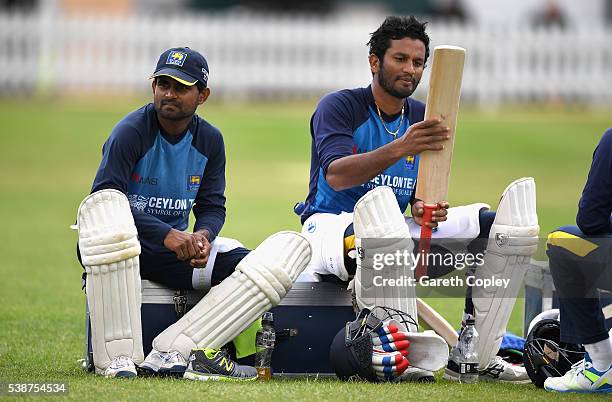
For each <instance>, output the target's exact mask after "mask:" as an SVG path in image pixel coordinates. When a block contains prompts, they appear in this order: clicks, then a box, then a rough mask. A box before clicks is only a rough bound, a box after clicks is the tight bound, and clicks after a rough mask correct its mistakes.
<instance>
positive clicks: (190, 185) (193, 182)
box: [187, 175, 200, 191]
mask: <svg viewBox="0 0 612 402" xmlns="http://www.w3.org/2000/svg"><path fill="white" fill-rule="evenodd" d="M199 188H200V176H198V175H189V176H187V191H194V190H197V189H199Z"/></svg>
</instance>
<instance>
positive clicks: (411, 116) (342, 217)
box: [296, 17, 539, 383]
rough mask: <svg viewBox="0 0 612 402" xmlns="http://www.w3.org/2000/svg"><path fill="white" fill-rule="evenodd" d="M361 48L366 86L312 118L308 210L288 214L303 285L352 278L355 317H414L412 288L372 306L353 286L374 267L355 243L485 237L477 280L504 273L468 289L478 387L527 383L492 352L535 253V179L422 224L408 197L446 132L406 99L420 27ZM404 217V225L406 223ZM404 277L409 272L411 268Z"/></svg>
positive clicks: (383, 35) (327, 103)
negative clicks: (298, 235)
mask: <svg viewBox="0 0 612 402" xmlns="http://www.w3.org/2000/svg"><path fill="white" fill-rule="evenodd" d="M368 44H369V47H370V54H369V58H368V60H369V65H370V70H371V72H372V82H371V85H369V86H368V87H366V88H357V89H345V90H340V91H337V92H333V93H330V94H328V95H326V96H325V97H323V98H322V99H321V101H320V102H319V104H318V106H317V108H316V110H315V112H314V114H313V115H312V119H311V121H310V130H311V136H312V150H311V166H310V185H309V192H308V196H307V198H306V200H305V202H304V203H300V204H298V205H297V206H296V213H298V214H299V215H300V217H301V221H302V224H303V228H302V233H303V234H304V235H305V236H306V237H308V238H309V240H310V242H311V245H312V247H313V256H312V259H311V262H310V264H309V266H308V267H307V268H306V270H305V272H304V273H303V274H302V278H303V279H304V280H332V279H334V278H338V279H339V280H341V281H349V280H350V279H351V278H353V277H354V278H355V279H354V280H353V281H352V282H351V286H352V287H353V289H354V294H355V298H356V303H357V305H358V307H359V308H363V307H368V308H372V307H373V306H375V305H379V306H385V307H391V308H395V309H398V310H400V311H403V312H405V313H407V314H409V315H410V316H411V317H413V318H415V317H416V316H417V310H416V300H415V290H414V287H410V286H404V287H396V288H393V289H390V287H383V288H382V290H380V291H377V292H376V297H372V293H370V294H367V293H368V292H367V291H368V290H369V289H370V288H371V287H372V284H367V283H360V282H359V278H360V277H361V275H360V274H361V273H362V272H363V271H364V270H366V269H372V267H371V266H368V264H370V265H371V262H372V261H371V260H367V259H363V261H362V258H356V259H355V252H354V250H355V245H357V250H359V249H360V247H362V246H363V244H364V243H362V239H372V238H383V239H384V238H394V239H399V238H403V239H404V240H403V247H404V248H405V249H407V250H410V251H412V250H413V249H414V241H413V238H415V239H417V240H418V238H419V234H420V225H421V224H425V225H431V227H437V231H436V232H435V234H434V238H436V237H438V238H461V239H467V241H466V244H463V245H462V247H463V248H465V249H467V248H468V247H469V246H470V244H469V243H470V242H471V240H472V239H477V238H482V239H485V242H487V240H486V239H489V240H488V244H487V253H486V256H485V261H484V264H483V265H482V266H480V267H478V269H477V270H476V272H475V276H476V277H477V278H489V277H492V276H497V277H499V276H501V277H502V278H504V279H508V280H509V283H510V285H509V286H507V287H497V288H495V289H494V290H491V288H489V289H479V288H474V289H471V290H468V297H467V298H466V306H465V315H464V318H467V316H473V317H474V318H475V320H476V327H477V330H478V332H479V334H480V337H481V340H480V343H479V350H478V352H479V356H480V369H481V371H480V378H481V379H483V380H493V381H505V382H513V383H522V382H529V378H528V377H527V375H526V372H525V370H524V368H523V367H518V366H513V365H510V364H509V363H507V362H505V361H504V360H502V359H501V358H500V357H498V356H497V351H498V349H499V345H500V343H501V340H502V337H503V334H504V333H505V329H506V324H507V322H508V319H509V317H510V313H511V311H512V308H513V306H514V301H515V298H516V296H517V294H518V291H519V286H520V285H521V282H522V278H523V274H524V267H525V265H526V264H528V263H529V259H530V256H531V255H532V254H533V253H534V252H535V249H536V245H537V236H538V230H539V227H538V226H537V216H536V212H535V184H534V182H533V179H531V178H524V179H520V180H517V181H515V182H513V183H512V184H510V185H509V186H508V187H507V188H506V190H505V191H504V193H503V195H502V197H501V201H500V205H499V207H498V210H497V211H498V212H497V214H495V213H492V212H490V211H489V210H488V209H489V206H488V205H486V204H473V205H467V206H462V207H456V208H449V204H448V203H447V202H445V201H441V202H439V204H438V207H439V209H438V210H437V211H435V212H434V214H433V222H422V219H421V217H422V214H423V204H422V201H420V200H417V199H415V195H414V191H415V188H416V180H417V173H418V169H419V154H420V153H421V152H423V151H426V150H429V151H437V150H441V149H442V147H443V146H445V141H447V140H448V138H449V135H448V133H449V128H448V127H445V126H444V125H443V124H441V122H440V120H437V119H435V118H434V119H431V120H423V119H424V111H425V105H424V104H423V103H422V102H419V101H417V100H415V99H412V98H411V97H410V96H411V95H412V93H413V92H414V91H415V89H416V88H417V86H418V84H419V81H420V79H421V76H422V74H423V70H424V69H425V67H426V63H427V59H428V56H429V37H428V35H427V33H426V32H425V24H423V23H421V22H419V21H418V20H416V19H415V18H414V17H410V18H406V17H388V18H387V19H386V20H385V21H384V22H383V23H382V25H381V26H380V27H379V28H378V29H377V30H376V31H375V32H374V33H372V35H371V38H370V41H369V43H368ZM405 213H410V215H411V217H408V218H406V217H405V216H404V214H405ZM517 238H518V239H517ZM454 251H455V252H456V251H458V250H454ZM406 270H407V271H406V272H408V273H410V274H412V270H411V269H410V267H406ZM335 280H337V279H335ZM470 292H471V293H472V295H471V297H469V296H470V295H469V293H470ZM404 329H405V330H412V331H414V330H416V328H404ZM457 356H458V351H457V349H456V348H454V349H453V350H452V351H451V355H450V359H449V361H448V365H447V368H446V372H445V377H447V378H449V379H453V380H456V379H458V377H459V373H458V371H459V369H458V365H457V363H456V361H457ZM409 357H410V356H409V355H408V359H409ZM388 370H391V371H393V370H395V371H394V373H395V374H396V375H397V376H400V377H403V378H407V379H416V380H429V381H432V380H433V376H432V373H431V372H427V371H424V370H419V369H411V368H409V369H407V370H406V371H403V369H401V370H400V369H397V367H396V366H393V367H389V368H388ZM402 371H403V372H402Z"/></svg>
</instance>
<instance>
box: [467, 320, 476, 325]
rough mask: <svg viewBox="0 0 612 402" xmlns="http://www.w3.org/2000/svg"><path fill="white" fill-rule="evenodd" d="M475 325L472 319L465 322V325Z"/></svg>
mask: <svg viewBox="0 0 612 402" xmlns="http://www.w3.org/2000/svg"><path fill="white" fill-rule="evenodd" d="M475 323H476V322H475V321H474V319H473V318H468V319H467V320H465V325H474V324H475Z"/></svg>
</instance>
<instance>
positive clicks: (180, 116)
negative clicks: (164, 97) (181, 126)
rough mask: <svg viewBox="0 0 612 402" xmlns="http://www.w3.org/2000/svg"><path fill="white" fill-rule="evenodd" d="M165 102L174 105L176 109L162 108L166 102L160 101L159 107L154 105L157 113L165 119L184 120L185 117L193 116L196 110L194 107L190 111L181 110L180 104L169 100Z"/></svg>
mask: <svg viewBox="0 0 612 402" xmlns="http://www.w3.org/2000/svg"><path fill="white" fill-rule="evenodd" d="M167 103H169V104H172V105H174V106H175V108H176V111H168V110H167V109H164V105H165V104H166V103H165V102H162V103H161V105H160V106H159V107H157V106H156V107H155V111H156V112H157V115H158V116H160V117H162V118H164V119H166V120H173V121H178V120H184V119H186V118H189V117H191V116H193V114H194V113H195V111H196V109H193V110H192V111H191V112H190V111H186V112H185V111H183V110H182V108H181V107H180V106H178V105H176V104H173V103H171V102H167Z"/></svg>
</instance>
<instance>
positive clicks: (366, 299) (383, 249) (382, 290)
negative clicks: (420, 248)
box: [353, 186, 418, 331]
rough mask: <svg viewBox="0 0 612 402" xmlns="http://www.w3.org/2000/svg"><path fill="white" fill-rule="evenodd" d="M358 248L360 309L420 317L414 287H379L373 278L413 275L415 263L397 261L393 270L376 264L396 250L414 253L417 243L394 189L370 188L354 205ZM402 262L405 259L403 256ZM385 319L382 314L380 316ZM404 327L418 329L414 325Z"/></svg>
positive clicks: (356, 282) (411, 276)
mask: <svg viewBox="0 0 612 402" xmlns="http://www.w3.org/2000/svg"><path fill="white" fill-rule="evenodd" d="M353 228H354V230H355V247H356V249H357V254H358V258H357V271H356V273H355V282H354V291H355V298H356V301H357V306H358V307H359V309H360V310H361V309H363V308H368V309H370V310H372V309H373V308H374V306H384V307H391V308H394V309H397V310H400V311H402V312H404V313H407V314H408V315H410V317H412V318H413V319H414V320H416V318H417V308H416V288H415V286H376V285H375V284H374V281H373V280H372V278H374V277H375V276H377V275H381V276H383V277H384V278H386V279H398V278H400V277H402V276H405V277H410V278H413V277H414V274H413V266H412V265H411V264H410V263H408V264H396V265H394V266H393V267H392V268H391V269H388V268H387V267H384V266H383V267H375V260H374V259H375V258H377V257H376V256H381V255H388V254H393V253H394V252H395V251H397V250H399V251H404V250H407V251H408V252H412V251H413V249H414V243H413V241H412V237H411V236H410V230H409V229H408V226H407V225H406V222H405V220H404V215H403V214H402V212H401V210H400V209H399V205H398V204H397V199H396V198H395V195H394V194H393V190H391V188H389V187H385V186H380V187H376V188H375V189H373V190H371V191H369V192H368V193H367V194H366V195H364V196H363V197H361V198H360V199H359V200H358V201H357V203H356V204H355V209H354V214H353ZM400 262H404V261H403V259H402V261H400ZM379 318H381V319H383V317H379ZM409 326H410V327H411V328H403V329H404V330H407V331H417V330H418V328H417V327H416V326H414V325H409Z"/></svg>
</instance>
